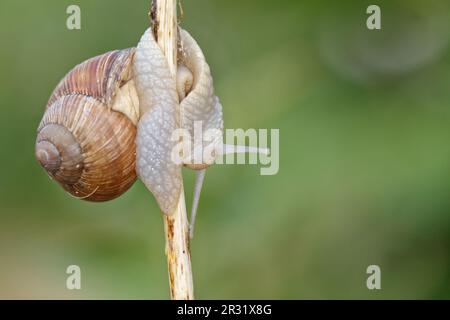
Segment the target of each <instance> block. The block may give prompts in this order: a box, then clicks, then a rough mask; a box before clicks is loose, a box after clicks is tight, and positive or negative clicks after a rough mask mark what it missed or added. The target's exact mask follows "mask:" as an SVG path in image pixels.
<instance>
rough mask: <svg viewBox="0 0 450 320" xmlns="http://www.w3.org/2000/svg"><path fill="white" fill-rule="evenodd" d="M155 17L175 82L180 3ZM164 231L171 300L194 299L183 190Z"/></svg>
mask: <svg viewBox="0 0 450 320" xmlns="http://www.w3.org/2000/svg"><path fill="white" fill-rule="evenodd" d="M151 17H152V20H153V21H152V22H153V31H154V32H155V36H156V38H157V40H158V44H159V46H160V47H161V49H162V51H163V52H164V55H165V56H166V58H167V61H168V63H169V68H170V71H171V73H172V76H173V77H174V79H175V77H176V71H177V52H178V47H177V45H178V38H177V36H178V35H177V27H178V25H177V1H176V0H153V3H152V12H151ZM164 230H165V235H166V255H167V264H168V272H169V285H170V296H171V298H172V299H174V300H191V299H194V286H193V280H192V268H191V254H190V250H189V222H188V219H187V213H186V203H185V199H184V188H183V186H182V187H181V193H180V197H179V200H178V205H177V209H176V211H175V212H174V213H173V214H172V215H164Z"/></svg>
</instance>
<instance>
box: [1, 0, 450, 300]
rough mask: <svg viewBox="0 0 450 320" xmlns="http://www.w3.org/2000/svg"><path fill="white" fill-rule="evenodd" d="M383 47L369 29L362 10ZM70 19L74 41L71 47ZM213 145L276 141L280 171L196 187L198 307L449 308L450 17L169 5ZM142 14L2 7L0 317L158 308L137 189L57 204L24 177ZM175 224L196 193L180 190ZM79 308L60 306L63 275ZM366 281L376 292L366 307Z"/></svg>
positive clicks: (160, 270) (152, 232) (405, 10)
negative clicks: (72, 276) (59, 108)
mask: <svg viewBox="0 0 450 320" xmlns="http://www.w3.org/2000/svg"><path fill="white" fill-rule="evenodd" d="M373 3H376V4H378V5H380V6H381V10H382V30H381V31H369V30H367V28H366V18H367V17H368V15H367V14H366V13H365V11H366V8H367V6H368V5H369V4H373ZM70 4H78V5H80V7H81V15H82V17H81V18H82V29H81V30H80V31H69V30H67V29H66V19H67V14H66V8H67V6H68V5H70ZM182 4H183V9H184V19H183V21H182V26H183V27H184V28H186V29H187V30H189V31H190V32H191V34H192V35H193V36H194V37H195V38H196V39H197V41H198V42H199V44H200V45H201V47H202V48H203V50H204V53H205V55H206V57H207V59H208V61H209V64H210V66H211V69H212V72H213V75H214V80H215V87H216V92H217V94H218V96H219V97H220V99H221V101H222V104H223V107H224V118H225V126H226V127H227V128H279V129H280V140H281V141H280V171H279V173H278V174H277V175H274V176H261V175H259V166H255V165H246V166H244V165H227V166H214V167H212V168H211V169H210V170H208V173H207V176H206V181H205V186H204V190H203V193H202V198H201V202H200V208H199V217H198V222H197V226H196V235H195V239H194V241H193V243H192V262H193V270H194V280H195V294H196V297H197V298H200V299H202V298H203V299H215V298H218V299H220V298H224V299H228V298H237V299H241V298H251V299H259V298H264V299H271V298H273V299H297V298H300V299H303V298H311V299H316V298H325V299H329V298H343V299H348V298H368V299H379V298H387V299H391V298H450V196H449V188H450V143H449V139H450V47H449V40H450V3H449V2H448V1H446V0H442V1H411V0H407V1H406V0H405V1H370V2H367V1H339V2H338V1H315V2H312V1H297V0H292V1H260V0H247V1H230V0H226V1H225V0H222V1H219V0H216V1H208V0H183V1H182ZM148 6H149V1H144V0H142V1H133V2H131V1H124V0H121V1H119V0H114V1H111V0H95V1H87V0H85V1H74V0H73V1H66V0H64V1H61V0H49V1H23V0H22V1H15V0H14V1H12V0H2V1H1V2H0V27H1V28H0V39H1V49H0V102H1V104H0V105H1V113H2V115H1V116H0V146H1V157H0V164H1V168H2V169H1V170H2V174H1V178H0V298H27V299H35V298H52V299H53V298H63V299H72V298H87V299H97V298H114V299H115V298H125V299H129V298H139V299H141V298H142V299H144V298H145V299H147V298H150V299H166V298H168V297H169V293H168V280H167V270H166V258H165V255H164V234H163V223H162V218H161V215H160V213H159V210H158V208H157V205H156V203H155V201H154V199H153V197H152V196H151V195H150V193H149V192H148V191H147V190H146V189H145V188H144V186H143V184H142V183H141V182H137V183H136V184H135V185H134V186H133V187H132V188H131V190H129V191H128V192H127V193H126V194H124V195H123V196H122V197H120V198H119V199H117V200H114V201H111V202H108V203H101V204H94V203H88V202H83V201H79V200H76V199H74V198H71V197H69V196H68V195H67V194H66V193H65V192H64V191H63V190H62V189H61V188H60V187H59V186H58V185H57V184H55V183H53V182H51V181H50V180H49V179H48V177H47V175H46V174H45V172H44V170H42V169H41V168H40V167H39V165H38V164H37V162H36V160H35V158H34V143H35V136H36V128H37V126H38V123H39V121H40V119H41V116H42V113H43V108H44V106H45V104H46V102H47V99H48V98H49V96H50V93H51V92H52V90H53V88H54V87H55V85H56V84H57V82H58V81H59V80H60V79H61V78H62V77H63V76H64V74H65V73H66V72H67V71H69V70H70V69H71V68H72V67H73V66H74V65H76V64H78V63H80V62H81V61H83V60H85V59H87V58H89V57H92V56H95V55H98V54H101V53H103V52H106V51H109V50H113V49H118V48H125V47H130V46H134V45H136V43H137V42H138V40H139V38H140V36H141V34H142V33H143V31H144V29H145V28H146V27H147V24H148V19H147V11H148ZM185 178H186V182H185V185H186V195H187V199H188V207H190V199H191V193H192V185H193V178H194V174H193V173H192V172H188V171H186V172H185ZM70 264H76V265H79V266H80V267H81V270H82V290H79V291H76V290H75V291H69V290H67V289H66V288H65V283H66V277H67V275H66V273H65V271H66V268H67V266H68V265H70ZM371 264H376V265H379V266H380V267H381V271H382V284H381V285H382V289H381V290H379V291H377V290H375V291H370V290H368V289H367V288H366V278H367V274H366V268H367V266H369V265H371Z"/></svg>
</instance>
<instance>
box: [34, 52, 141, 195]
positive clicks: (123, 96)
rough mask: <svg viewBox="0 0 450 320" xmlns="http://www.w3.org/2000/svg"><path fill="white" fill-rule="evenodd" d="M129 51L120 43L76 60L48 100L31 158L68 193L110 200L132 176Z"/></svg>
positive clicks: (133, 113) (133, 132)
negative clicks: (115, 49)
mask: <svg viewBox="0 0 450 320" xmlns="http://www.w3.org/2000/svg"><path fill="white" fill-rule="evenodd" d="M133 56H134V49H125V50H120V51H112V52H108V53H105V54H103V55H101V56H98V57H94V58H92V59H89V60H87V61H85V62H83V63H81V64H80V65H78V66H76V67H75V68H74V69H73V70H72V71H71V72H69V73H68V74H67V75H66V77H64V79H63V80H61V82H60V83H59V84H58V86H57V87H56V89H55V90H54V92H53V94H52V95H51V97H50V99H49V101H48V104H47V106H46V111H45V114H44V116H43V118H42V120H41V122H40V124H39V127H38V130H37V131H38V134H37V139H36V148H35V154H36V158H37V160H38V161H39V163H40V164H41V165H42V167H43V168H44V169H45V170H46V171H47V173H48V174H49V176H50V177H51V178H52V179H54V180H56V181H57V182H58V183H59V184H60V185H61V186H62V187H63V188H64V189H65V190H66V191H67V192H69V193H70V194H71V195H73V196H74V197H77V198H81V199H85V200H90V201H106V200H111V199H114V198H116V197H118V196H120V195H121V194H122V193H124V192H125V191H126V190H128V188H130V187H131V185H132V184H133V183H134V181H135V180H136V172H135V144H134V141H135V137H136V127H135V124H134V123H135V122H137V118H138V114H137V111H133V110H134V109H137V105H136V104H138V100H137V97H134V96H133V95H135V93H134V89H133V88H131V87H130V83H131V84H132V78H131V77H132V68H131V65H132V61H133ZM130 81H131V82H130ZM116 110H118V111H116Z"/></svg>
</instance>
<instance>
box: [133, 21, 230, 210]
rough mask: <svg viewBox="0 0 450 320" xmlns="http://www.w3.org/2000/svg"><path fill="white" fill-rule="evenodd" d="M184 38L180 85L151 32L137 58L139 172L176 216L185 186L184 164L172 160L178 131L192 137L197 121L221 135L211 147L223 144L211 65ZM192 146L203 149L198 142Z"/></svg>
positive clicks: (184, 35)
mask: <svg viewBox="0 0 450 320" xmlns="http://www.w3.org/2000/svg"><path fill="white" fill-rule="evenodd" d="M180 39H181V44H182V49H183V51H182V54H181V57H180V64H179V66H178V70H177V81H175V79H174V78H173V77H172V76H171V73H170V70H169V67H168V65H167V61H166V58H165V57H164V55H163V53H162V51H161V49H160V47H159V45H158V44H157V42H156V41H155V39H154V36H153V33H152V31H151V29H148V30H147V31H146V32H145V33H144V35H143V36H142V38H141V41H140V42H139V44H138V46H137V49H136V55H135V60H134V74H135V82H136V87H137V91H138V95H139V104H140V113H141V119H140V120H139V124H138V131H137V138H136V146H137V149H136V150H137V151H136V154H137V167H136V168H137V173H138V176H139V177H140V179H141V180H142V181H143V182H144V184H145V185H146V186H147V188H148V189H149V190H150V191H151V192H152V193H153V195H154V196H155V198H156V200H157V202H158V204H159V206H160V208H161V210H162V211H163V212H164V213H165V214H170V213H172V212H174V209H175V207H176V206H177V204H178V198H179V195H180V191H181V186H182V176H181V164H176V163H174V161H173V159H172V152H173V150H174V149H175V147H176V145H177V144H178V143H179V141H173V140H172V134H173V133H174V131H175V129H178V128H181V129H186V130H187V131H188V132H189V134H190V136H191V139H193V137H194V123H195V122H196V121H198V122H201V124H202V129H203V130H204V131H205V130H207V129H211V128H214V129H218V130H219V131H220V135H219V136H218V137H216V139H215V140H214V141H212V142H209V143H214V144H220V145H222V131H223V122H222V106H221V105H220V103H219V101H218V98H217V97H215V96H214V89H213V83H212V77H211V74H210V69H209V66H208V64H207V63H206V62H205V57H204V55H203V53H202V51H201V49H200V47H199V46H198V44H197V43H196V42H195V40H194V39H193V38H192V37H191V36H190V35H189V33H187V32H186V31H184V30H181V32H180ZM179 101H181V103H180V102H179ZM201 143H202V144H203V143H204V142H201ZM209 143H208V144H209ZM191 145H192V146H194V148H196V147H198V146H195V144H194V141H193V140H192V141H191ZM212 162H214V159H212V161H211V162H209V163H203V164H202V163H200V164H190V163H185V164H184V165H186V166H187V167H189V168H191V169H205V168H206V167H207V166H208V165H210V164H212Z"/></svg>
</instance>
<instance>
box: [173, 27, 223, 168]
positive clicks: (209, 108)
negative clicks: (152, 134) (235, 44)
mask: <svg viewBox="0 0 450 320" xmlns="http://www.w3.org/2000/svg"><path fill="white" fill-rule="evenodd" d="M180 38H181V43H182V48H183V53H182V63H183V64H184V65H185V67H186V68H187V69H189V70H191V71H192V74H193V79H194V81H193V85H192V89H191V91H190V92H189V93H188V94H187V95H186V98H184V99H183V100H182V101H181V103H180V112H181V127H182V128H183V129H187V130H189V133H190V137H191V139H193V138H194V126H195V123H201V125H202V132H203V134H205V133H206V132H208V130H212V129H213V130H215V132H216V134H215V135H214V137H213V139H212V141H208V140H207V139H206V138H205V139H203V141H202V146H201V147H202V148H201V150H206V149H207V148H208V147H213V148H212V149H214V150H218V148H221V147H222V145H223V114H222V105H221V104H220V102H219V98H217V97H216V96H215V95H214V85H213V79H212V76H211V71H210V68H209V66H208V63H207V62H206V59H205V56H204V55H203V52H202V50H201V48H200V46H199V45H198V44H197V42H196V41H195V40H194V38H192V36H191V35H190V34H189V33H188V32H187V31H185V30H182V29H181V30H180ZM191 143H192V144H191V145H193V146H194V148H198V147H199V146H197V145H196V142H195V141H193V140H192V141H191ZM202 160H203V163H202V164H198V163H196V164H191V163H186V164H185V165H186V166H187V167H188V168H191V169H196V170H198V169H205V168H207V167H208V166H209V165H211V164H213V162H214V160H215V158H214V157H211V158H209V159H202Z"/></svg>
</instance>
